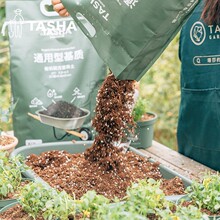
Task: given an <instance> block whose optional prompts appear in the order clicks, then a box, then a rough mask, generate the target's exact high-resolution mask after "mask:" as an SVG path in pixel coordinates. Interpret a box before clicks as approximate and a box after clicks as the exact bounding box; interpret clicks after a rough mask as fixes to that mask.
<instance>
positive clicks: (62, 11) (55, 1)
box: [51, 0, 69, 17]
mask: <svg viewBox="0 0 220 220" xmlns="http://www.w3.org/2000/svg"><path fill="white" fill-rule="evenodd" d="M51 2H52V5H53V10H54V11H56V12H57V13H58V14H59V15H60V16H62V17H67V16H69V12H68V11H67V10H66V8H65V7H64V6H63V4H62V3H61V0H51Z"/></svg>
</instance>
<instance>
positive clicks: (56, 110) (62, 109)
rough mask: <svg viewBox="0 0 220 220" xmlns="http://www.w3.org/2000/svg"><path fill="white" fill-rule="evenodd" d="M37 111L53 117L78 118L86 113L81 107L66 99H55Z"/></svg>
mask: <svg viewBox="0 0 220 220" xmlns="http://www.w3.org/2000/svg"><path fill="white" fill-rule="evenodd" d="M39 113H41V114H43V115H47V116H51V117H55V118H78V117H82V116H84V115H86V112H84V111H83V110H82V109H80V108H78V107H76V106H75V105H73V104H71V103H68V102H66V101H57V102H56V103H52V104H50V105H49V106H48V107H47V110H43V111H40V112H39Z"/></svg>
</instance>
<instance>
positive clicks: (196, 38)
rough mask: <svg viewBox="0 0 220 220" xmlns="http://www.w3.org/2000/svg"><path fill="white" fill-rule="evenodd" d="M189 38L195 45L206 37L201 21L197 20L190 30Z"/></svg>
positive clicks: (199, 43)
mask: <svg viewBox="0 0 220 220" xmlns="http://www.w3.org/2000/svg"><path fill="white" fill-rule="evenodd" d="M190 38H191V40H192V42H193V43H194V44H195V45H201V44H202V43H203V42H204V40H205V38H206V30H205V27H204V25H203V23H202V22H200V21H197V22H195V23H194V24H193V26H192V27H191V30H190Z"/></svg>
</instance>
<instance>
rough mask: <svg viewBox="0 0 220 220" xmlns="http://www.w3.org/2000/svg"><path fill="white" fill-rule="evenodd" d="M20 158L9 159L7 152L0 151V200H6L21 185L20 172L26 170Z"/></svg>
mask: <svg viewBox="0 0 220 220" xmlns="http://www.w3.org/2000/svg"><path fill="white" fill-rule="evenodd" d="M26 167H27V166H26V165H25V164H24V163H22V158H21V157H20V156H16V157H14V158H9V156H8V152H7V151H0V199H7V198H9V197H11V194H13V193H15V192H16V191H17V190H18V188H19V187H20V185H21V181H22V175H21V172H22V171H24V170H25V169H26Z"/></svg>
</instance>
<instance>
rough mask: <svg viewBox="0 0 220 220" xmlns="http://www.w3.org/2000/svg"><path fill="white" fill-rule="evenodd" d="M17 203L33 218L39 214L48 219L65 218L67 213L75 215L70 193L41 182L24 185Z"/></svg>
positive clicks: (67, 215)
mask: <svg viewBox="0 0 220 220" xmlns="http://www.w3.org/2000/svg"><path fill="white" fill-rule="evenodd" d="M19 203H20V204H21V206H22V209H23V210H24V211H25V212H26V213H28V215H29V216H31V217H33V219H36V218H37V217H38V216H39V215H42V216H43V219H48V220H50V219H58V218H59V219H60V220H67V219H69V215H72V216H75V205H74V199H73V198H71V197H70V195H68V194H67V193H66V192H65V191H62V192H59V191H57V190H55V189H53V188H50V187H49V188H48V187H45V186H44V185H43V184H41V183H34V182H33V183H30V184H27V185H26V186H24V187H23V188H22V189H21V191H20V196H19Z"/></svg>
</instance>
